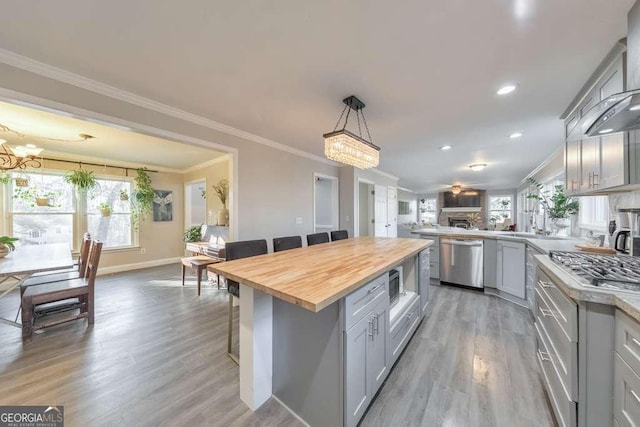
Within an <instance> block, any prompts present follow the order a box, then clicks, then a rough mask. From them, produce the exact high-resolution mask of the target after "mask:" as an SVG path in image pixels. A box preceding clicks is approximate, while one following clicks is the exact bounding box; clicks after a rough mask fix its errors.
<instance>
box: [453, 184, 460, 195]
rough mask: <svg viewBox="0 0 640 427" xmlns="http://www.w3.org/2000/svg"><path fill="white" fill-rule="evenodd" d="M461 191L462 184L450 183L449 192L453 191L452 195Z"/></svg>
mask: <svg viewBox="0 0 640 427" xmlns="http://www.w3.org/2000/svg"><path fill="white" fill-rule="evenodd" d="M461 191H462V186H461V185H452V186H451V192H452V193H453V195H454V196H457V195H458V194H460V192H461Z"/></svg>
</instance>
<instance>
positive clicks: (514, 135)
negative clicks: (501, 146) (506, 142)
mask: <svg viewBox="0 0 640 427" xmlns="http://www.w3.org/2000/svg"><path fill="white" fill-rule="evenodd" d="M520 137H522V132H514V133H512V134H511V135H509V138H511V139H518V138H520Z"/></svg>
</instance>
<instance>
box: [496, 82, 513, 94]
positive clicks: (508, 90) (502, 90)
mask: <svg viewBox="0 0 640 427" xmlns="http://www.w3.org/2000/svg"><path fill="white" fill-rule="evenodd" d="M517 87H518V86H516V85H512V84H509V85H504V86H502V87H501V88H500V89H498V91H497V92H496V93H497V94H498V95H507V94H509V93H511V92H513V91H514V90H516V88H517Z"/></svg>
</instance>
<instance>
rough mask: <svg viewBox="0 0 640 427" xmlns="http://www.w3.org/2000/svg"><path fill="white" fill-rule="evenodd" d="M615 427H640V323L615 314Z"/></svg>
mask: <svg viewBox="0 0 640 427" xmlns="http://www.w3.org/2000/svg"><path fill="white" fill-rule="evenodd" d="M615 330H616V332H615V334H616V338H615V348H616V352H615V359H614V372H613V417H614V425H620V426H625V427H626V426H640V376H638V372H640V369H639V368H640V323H638V322H636V321H635V320H633V319H632V318H631V317H629V316H627V315H626V314H625V313H623V312H622V311H620V310H617V311H616V326H615Z"/></svg>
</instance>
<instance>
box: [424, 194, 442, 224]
mask: <svg viewBox="0 0 640 427" xmlns="http://www.w3.org/2000/svg"><path fill="white" fill-rule="evenodd" d="M420 222H423V223H425V222H426V223H431V224H437V223H438V199H437V198H435V197H424V198H421V199H420Z"/></svg>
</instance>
